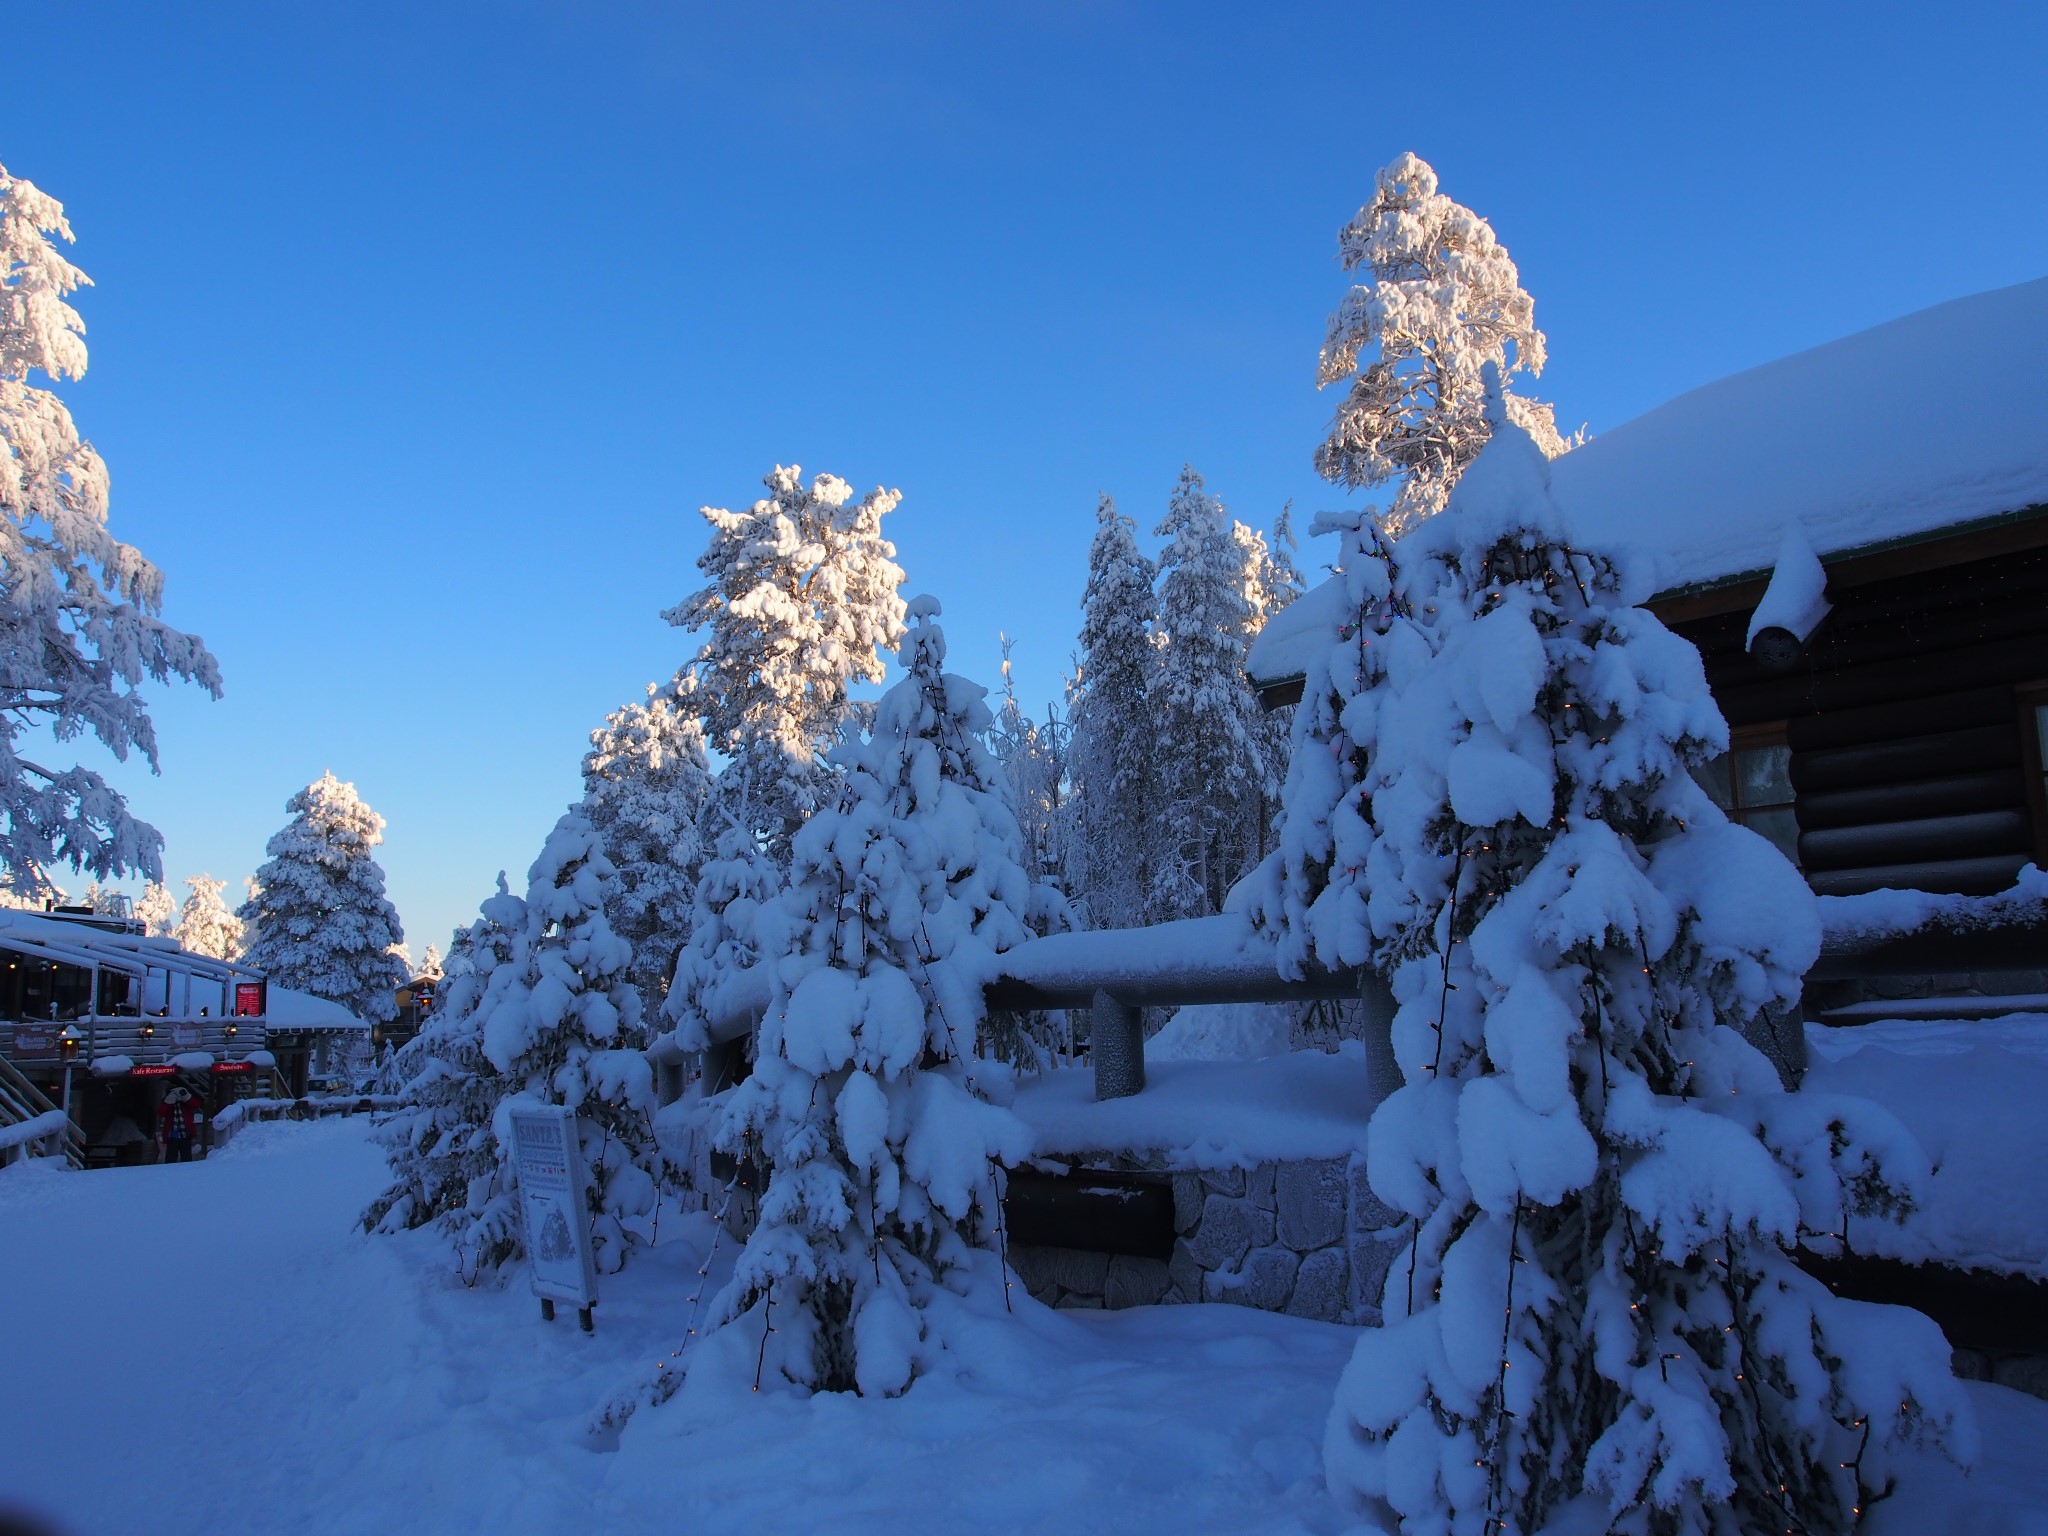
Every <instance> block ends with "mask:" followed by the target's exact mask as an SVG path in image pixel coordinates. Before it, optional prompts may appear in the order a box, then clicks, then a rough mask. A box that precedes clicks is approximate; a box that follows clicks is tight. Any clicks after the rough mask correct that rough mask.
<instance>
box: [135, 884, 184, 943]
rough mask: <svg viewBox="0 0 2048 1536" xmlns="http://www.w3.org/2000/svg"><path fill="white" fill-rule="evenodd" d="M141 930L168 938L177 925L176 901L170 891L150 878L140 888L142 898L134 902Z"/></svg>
mask: <svg viewBox="0 0 2048 1536" xmlns="http://www.w3.org/2000/svg"><path fill="white" fill-rule="evenodd" d="M134 915H135V916H136V918H138V919H139V920H140V921H141V923H142V926H143V931H144V932H146V933H149V934H151V935H153V936H156V937H159V938H168V937H170V935H171V934H172V933H173V932H174V931H175V930H176V929H177V926H178V903H177V902H176V901H175V900H174V899H173V898H172V896H171V893H170V892H169V891H167V890H165V889H164V888H163V886H162V885H160V884H159V883H158V882H156V881H154V880H152V881H150V882H149V884H148V885H146V886H144V887H143V889H142V899H141V900H140V901H138V902H136V903H135V914H134Z"/></svg>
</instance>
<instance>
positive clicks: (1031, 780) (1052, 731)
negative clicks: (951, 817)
mask: <svg viewBox="0 0 2048 1536" xmlns="http://www.w3.org/2000/svg"><path fill="white" fill-rule="evenodd" d="M1001 639H1002V646H1003V702H1002V707H1001V708H1000V709H998V710H997V711H996V718H995V724H994V725H993V726H991V727H990V728H989V749H990V750H991V751H992V752H994V753H995V756H996V761H997V762H998V763H1000V764H1001V765H1002V769H1003V777H1004V778H1005V779H1007V780H1008V781H1009V785H1010V803H1011V804H1012V805H1013V806H1014V807H1015V808H1016V812H1017V832H1018V835H1019V836H1020V837H1022V839H1023V841H1024V856H1025V861H1026V863H1027V865H1028V867H1029V868H1030V869H1031V871H1032V873H1033V875H1034V876H1036V875H1037V874H1039V873H1040V872H1042V871H1044V870H1047V869H1057V868H1059V867H1060V865H1061V864H1062V863H1063V862H1064V860H1063V859H1062V857H1061V853H1062V850H1061V848H1060V832H1061V827H1062V818H1061V816H1060V806H1061V804H1062V802H1063V801H1064V799H1065V796H1066V771H1067V764H1066V757H1067V730H1066V726H1065V723H1064V722H1062V721H1061V720H1060V719H1059V718H1058V716H1057V715H1056V714H1054V713H1053V712H1052V711H1051V710H1050V709H1048V710H1047V712H1046V718H1045V719H1044V721H1043V722H1040V721H1037V720H1033V719H1032V718H1031V717H1030V716H1029V715H1027V714H1026V713H1025V712H1024V706H1023V705H1021V704H1020V703H1018V702H1017V687H1016V683H1015V681H1014V679H1013V678H1012V677H1011V675H1010V643H1011V642H1010V637H1009V636H1008V635H1004V636H1002V637H1001Z"/></svg>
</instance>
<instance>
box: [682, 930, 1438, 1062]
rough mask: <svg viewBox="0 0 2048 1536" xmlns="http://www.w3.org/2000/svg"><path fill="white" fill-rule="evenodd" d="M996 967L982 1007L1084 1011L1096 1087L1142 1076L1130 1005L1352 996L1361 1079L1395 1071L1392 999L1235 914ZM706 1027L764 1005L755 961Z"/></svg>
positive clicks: (1036, 946) (736, 1030)
mask: <svg viewBox="0 0 2048 1536" xmlns="http://www.w3.org/2000/svg"><path fill="white" fill-rule="evenodd" d="M1001 964H1002V973H1001V974H1000V975H998V976H997V977H996V978H995V979H994V980H992V981H990V982H989V983H988V985H987V987H986V988H985V989H984V996H985V997H986V999H987V1002H988V1006H989V1007H990V1008H991V1009H993V1010H999V1011H1003V1012H1012V1013H1014V1012H1022V1011H1025V1010H1030V1009H1053V1008H1065V1009H1072V1008H1086V1009H1088V1010H1089V1059H1090V1062H1091V1063H1092V1064H1093V1066H1094V1068H1095V1086H1096V1097H1097V1098H1104V1099H1111V1098H1122V1097H1123V1096H1125V1095H1127V1094H1132V1093H1136V1092H1137V1091H1138V1090H1139V1089H1141V1088H1143V1087H1144V1086H1145V1038H1144V1031H1143V1029H1142V1027H1141V1025H1140V1018H1139V1010H1140V1009H1143V1008H1151V1007H1173V1006H1181V1005H1186V1004H1191V1003H1279V1002H1297V1001H1302V1002H1305V1001H1312V1000H1314V999H1317V998H1355V999H1358V1000H1360V1001H1361V1002H1363V1003H1364V1004H1365V1005H1366V1009H1367V1013H1368V1016H1369V1018H1370V1019H1371V1020H1372V1021H1373V1022H1374V1024H1375V1025H1376V1026H1377V1027H1376V1028H1372V1029H1369V1030H1368V1036H1367V1039H1368V1044H1367V1051H1368V1055H1369V1059H1370V1060H1371V1062H1372V1064H1373V1069H1374V1070H1373V1081H1374V1082H1375V1084H1377V1085H1383V1086H1382V1087H1381V1088H1380V1091H1382V1092H1384V1091H1385V1090H1386V1088H1390V1087H1391V1086H1392V1085H1393V1084H1394V1083H1395V1082H1397V1081H1398V1078H1396V1077H1395V1076H1394V1075H1393V1073H1394V1061H1393V1049H1392V1045H1391V1043H1390V1041H1389V1040H1388V1039H1387V1026H1388V1025H1389V1024H1390V1023H1391V1022H1392V1019H1393V998H1392V996H1391V994H1390V993H1389V992H1388V991H1387V986H1386V982H1385V981H1384V980H1383V979H1382V978H1380V977H1379V976H1378V975H1376V974H1374V973H1372V972H1370V971H1357V970H1348V971H1325V970H1322V969H1320V968H1317V969H1313V970H1311V971H1310V972H1309V973H1308V974H1306V975H1304V976H1302V977H1300V978H1290V977H1286V976H1282V975H1281V974H1280V970H1279V967H1278V965H1277V964H1276V962H1275V960H1274V956H1273V949H1272V946H1271V945H1269V944H1267V943H1266V942H1265V941H1264V940H1263V939H1261V938H1260V937H1259V936H1258V935H1257V934H1256V933H1254V932H1253V931H1252V926H1251V922H1250V920H1249V919H1248V918H1246V917H1244V916H1243V915H1242V914H1240V913H1235V912H1226V913H1222V914H1220V915H1218V916H1215V917H1194V918H1187V919H1184V920H1182V921H1180V922H1175V923H1158V924H1155V925H1154V926H1152V927H1149V928H1116V929H1102V930H1097V931H1095V932H1092V933H1061V934H1054V935H1052V936H1051V937H1049V938H1043V939H1034V940H1032V941H1031V942H1030V943H1028V944H1021V945H1019V946H1018V947H1017V948H1015V949H1013V950H1011V951H1010V952H1009V953H1008V954H1006V955H1004V956H1003V957H1002V961H1001ZM713 998H714V1000H713V1006H712V1010H711V1013H712V1027H711V1034H712V1037H713V1039H714V1040H716V1041H718V1042H721V1043H722V1042H725V1041H729V1040H736V1039H739V1038H740V1037H741V1036H743V1035H745V1034H746V1033H747V1032H748V1031H749V1030H751V1029H752V1028H754V1026H755V1025H756V1024H758V1023H759V1022H760V1019H761V1015H762V1014H763V1013H764V1012H766V1011H767V1008H768V1003H769V988H768V977H767V973H766V972H765V971H763V970H761V969H760V968H758V967H757V968H755V969H752V970H746V971H740V972H737V973H735V974H733V975H731V976H729V977H727V978H726V979H725V980H724V981H723V982H722V983H721V984H720V986H719V989H718V991H717V992H716V993H715V994H713ZM681 1054H682V1053H681V1051H680V1050H679V1048H678V1047H677V1046H676V1045H675V1042H674V1040H673V1038H672V1037H664V1039H662V1040H660V1041H657V1042H656V1044H655V1046H654V1049H653V1050H652V1051H651V1052H650V1055H652V1056H653V1057H654V1058H655V1059H656V1061H657V1062H662V1063H669V1062H671V1061H673V1060H675V1059H678V1058H679V1057H680V1055H681Z"/></svg>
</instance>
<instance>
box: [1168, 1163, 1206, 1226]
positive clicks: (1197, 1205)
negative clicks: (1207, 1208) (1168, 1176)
mask: <svg viewBox="0 0 2048 1536" xmlns="http://www.w3.org/2000/svg"><path fill="white" fill-rule="evenodd" d="M1206 1193H1207V1191H1206V1190H1205V1189H1204V1188H1203V1185H1202V1176H1201V1175H1200V1174H1198V1173H1176V1174H1175V1175H1174V1176H1173V1230H1174V1231H1176V1232H1178V1233H1180V1234H1181V1235H1182V1236H1186V1235H1187V1234H1188V1233H1190V1232H1192V1231H1194V1230H1195V1228H1196V1227H1197V1226H1199V1225H1200V1224H1201V1220H1202V1200H1203V1197H1204V1195H1205V1194H1206Z"/></svg>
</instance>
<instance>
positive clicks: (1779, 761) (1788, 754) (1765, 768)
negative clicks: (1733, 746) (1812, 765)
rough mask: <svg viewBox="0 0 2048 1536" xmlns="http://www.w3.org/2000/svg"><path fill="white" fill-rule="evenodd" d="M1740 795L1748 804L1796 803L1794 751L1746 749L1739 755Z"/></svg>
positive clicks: (1737, 779)
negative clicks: (1793, 782)
mask: <svg viewBox="0 0 2048 1536" xmlns="http://www.w3.org/2000/svg"><path fill="white" fill-rule="evenodd" d="M1735 779H1736V793H1737V794H1738V795H1739V796H1740V797H1741V803H1742V804H1744V805H1790V804H1791V803H1792V749H1791V748H1790V747H1788V746H1786V745H1784V744H1783V743H1782V742H1781V743H1779V744H1778V745H1777V746H1773V747H1744V748H1743V749H1741V750H1740V751H1738V752H1737V753H1736V754H1735Z"/></svg>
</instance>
